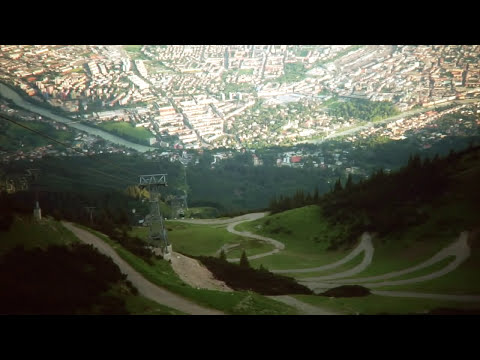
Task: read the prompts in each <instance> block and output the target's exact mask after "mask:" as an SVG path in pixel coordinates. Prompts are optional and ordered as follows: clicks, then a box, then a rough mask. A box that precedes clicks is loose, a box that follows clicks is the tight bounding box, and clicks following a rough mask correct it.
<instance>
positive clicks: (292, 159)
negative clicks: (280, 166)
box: [290, 156, 302, 163]
mask: <svg viewBox="0 0 480 360" xmlns="http://www.w3.org/2000/svg"><path fill="white" fill-rule="evenodd" d="M300 161H302V157H301V156H292V157H291V158H290V162H292V163H298V162H300Z"/></svg>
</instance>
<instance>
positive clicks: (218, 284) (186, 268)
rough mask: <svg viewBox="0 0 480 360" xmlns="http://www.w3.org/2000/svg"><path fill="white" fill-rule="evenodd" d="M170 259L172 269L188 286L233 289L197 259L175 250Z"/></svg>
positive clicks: (222, 289)
mask: <svg viewBox="0 0 480 360" xmlns="http://www.w3.org/2000/svg"><path fill="white" fill-rule="evenodd" d="M171 259H172V268H173V270H174V271H175V272H176V273H177V275H178V276H179V277H180V279H182V280H183V281H184V282H185V283H187V284H189V285H190V286H193V287H196V288H200V289H209V290H219V291H233V290H232V289H231V288H229V287H228V286H227V285H226V284H225V283H224V282H223V281H220V280H217V279H216V278H215V277H214V276H213V274H212V273H211V272H210V271H209V270H208V269H207V268H206V267H205V266H203V264H202V263H200V262H199V261H198V260H195V259H192V258H189V257H188V256H185V255H182V254H179V253H176V252H172V258H171Z"/></svg>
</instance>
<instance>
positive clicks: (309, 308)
mask: <svg viewBox="0 0 480 360" xmlns="http://www.w3.org/2000/svg"><path fill="white" fill-rule="evenodd" d="M269 298H272V299H274V300H277V301H281V302H283V303H284V304H287V305H290V306H293V307H294V308H296V309H298V310H299V311H300V312H301V313H302V315H342V314H340V313H335V312H332V311H327V310H325V309H321V308H319V307H316V306H313V305H310V304H307V303H304V302H303V301H300V300H298V299H295V298H294V297H291V296H288V295H278V296H269Z"/></svg>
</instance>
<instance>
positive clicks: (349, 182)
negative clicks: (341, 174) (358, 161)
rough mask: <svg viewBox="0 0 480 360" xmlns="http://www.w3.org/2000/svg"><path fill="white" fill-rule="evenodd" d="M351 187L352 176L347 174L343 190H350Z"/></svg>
mask: <svg viewBox="0 0 480 360" xmlns="http://www.w3.org/2000/svg"><path fill="white" fill-rule="evenodd" d="M352 186H353V180H352V174H348V177H347V182H346V183H345V189H351V188H352Z"/></svg>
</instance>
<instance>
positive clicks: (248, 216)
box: [176, 212, 285, 262]
mask: <svg viewBox="0 0 480 360" xmlns="http://www.w3.org/2000/svg"><path fill="white" fill-rule="evenodd" d="M267 214H268V213H267V212H261V213H251V214H245V215H241V216H237V217H234V218H231V219H194V220H176V221H179V222H185V223H190V224H201V225H219V224H222V225H226V224H228V226H227V231H228V232H230V233H232V234H235V235H240V236H244V237H248V238H251V239H257V240H261V241H264V242H266V243H269V244H272V245H273V246H274V247H275V249H274V250H272V251H269V252H265V253H262V254H257V255H251V256H247V258H248V259H249V260H253V259H259V258H262V257H265V256H270V255H273V254H276V253H277V252H279V251H280V250H283V249H285V245H284V244H283V243H281V242H280V241H278V240H275V239H272V238H269V237H266V236H261V235H257V234H253V233H251V232H250V231H238V230H235V226H237V225H238V224H241V223H243V222H246V221H253V220H257V219H260V218H262V217H264V216H265V215H267ZM222 248H225V247H224V246H222ZM222 248H220V249H219V251H218V252H220V251H221V249H222ZM227 260H228V261H229V262H238V261H240V258H234V259H227Z"/></svg>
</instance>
